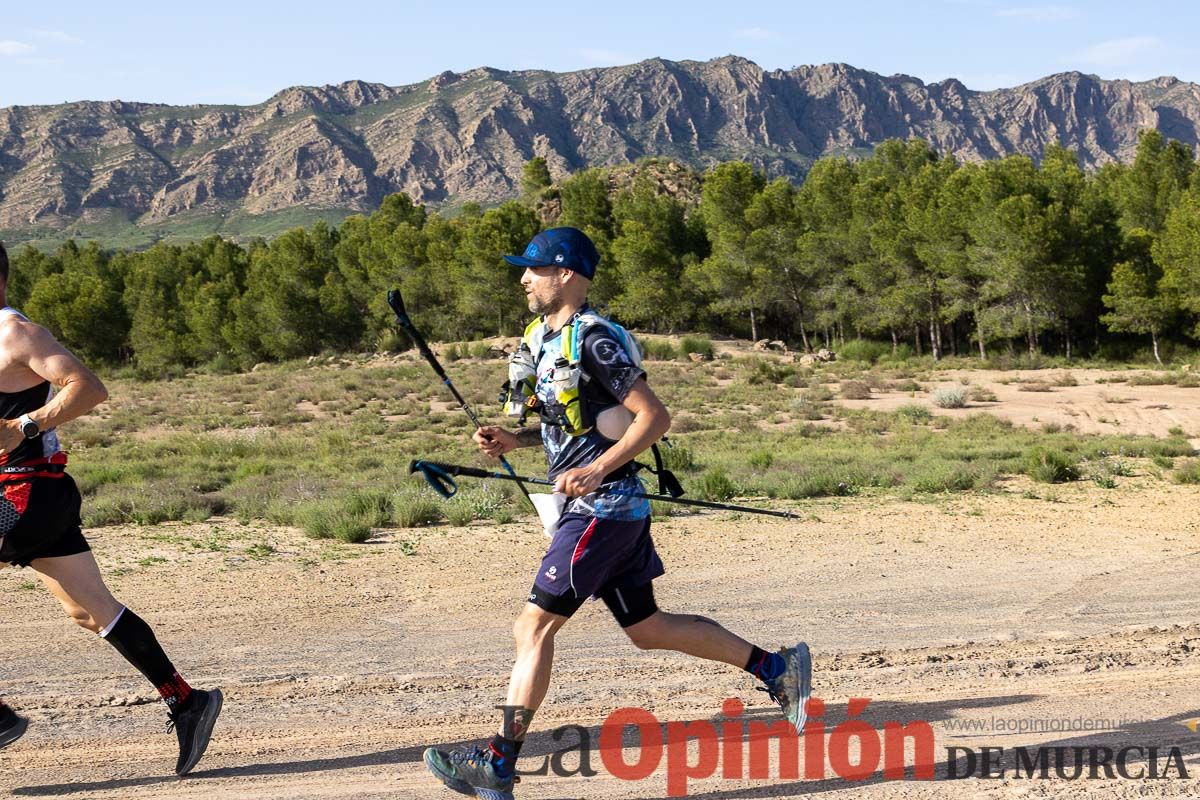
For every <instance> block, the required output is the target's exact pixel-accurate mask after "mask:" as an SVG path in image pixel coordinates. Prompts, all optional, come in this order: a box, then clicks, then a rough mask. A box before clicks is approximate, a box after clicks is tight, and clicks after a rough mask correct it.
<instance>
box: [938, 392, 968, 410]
mask: <svg viewBox="0 0 1200 800" xmlns="http://www.w3.org/2000/svg"><path fill="white" fill-rule="evenodd" d="M933 404H934V405H935V406H937V407H938V408H965V407H966V405H967V390H966V389H962V388H959V387H955V388H953V389H938V390H937V391H935V392H934V393H933Z"/></svg>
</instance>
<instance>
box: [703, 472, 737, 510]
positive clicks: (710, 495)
mask: <svg viewBox="0 0 1200 800" xmlns="http://www.w3.org/2000/svg"><path fill="white" fill-rule="evenodd" d="M699 491H700V496H701V497H702V498H703V499H705V500H711V501H713V502H717V503H720V502H723V501H725V500H728V499H730V498H731V497H735V496H736V495H737V493H738V488H737V486H736V485H735V484H734V482H733V481H731V480H730V479H729V476H728V475H726V474H725V471H724V470H721V469H710V470H709V471H708V472H705V473H704V474H703V475H702V476H700V487H699Z"/></svg>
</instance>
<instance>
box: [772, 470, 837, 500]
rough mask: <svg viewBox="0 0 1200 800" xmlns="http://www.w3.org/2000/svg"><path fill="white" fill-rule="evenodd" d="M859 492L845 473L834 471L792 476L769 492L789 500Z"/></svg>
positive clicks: (773, 495)
mask: <svg viewBox="0 0 1200 800" xmlns="http://www.w3.org/2000/svg"><path fill="white" fill-rule="evenodd" d="M857 493H858V487H857V486H856V485H855V484H854V483H853V481H852V480H851V479H850V478H848V477H847V476H845V475H841V474H837V473H834V472H832V471H831V472H814V473H811V474H808V475H801V476H799V477H797V478H792V479H790V480H788V481H786V482H784V484H783V485H782V486H780V487H778V488H776V489H773V490H772V491H770V492H768V494H769V495H770V496H772V497H785V498H787V499H788V500H804V499H805V498H809V497H848V496H850V495H853V494H857Z"/></svg>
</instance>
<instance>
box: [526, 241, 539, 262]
mask: <svg viewBox="0 0 1200 800" xmlns="http://www.w3.org/2000/svg"><path fill="white" fill-rule="evenodd" d="M537 255H538V246H537V244H536V243H535V242H530V243H529V247H526V248H525V257H526V258H537Z"/></svg>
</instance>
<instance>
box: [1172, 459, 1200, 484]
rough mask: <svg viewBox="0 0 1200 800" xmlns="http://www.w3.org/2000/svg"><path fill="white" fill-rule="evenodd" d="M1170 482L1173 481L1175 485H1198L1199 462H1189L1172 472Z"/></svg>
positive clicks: (1199, 476)
mask: <svg viewBox="0 0 1200 800" xmlns="http://www.w3.org/2000/svg"><path fill="white" fill-rule="evenodd" d="M1171 480H1173V481H1174V482H1175V483H1185V484H1197V483H1200V460H1197V461H1189V462H1187V463H1186V464H1184V465H1183V466H1181V467H1180V468H1179V469H1177V470H1175V471H1174V472H1172V473H1171Z"/></svg>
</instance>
